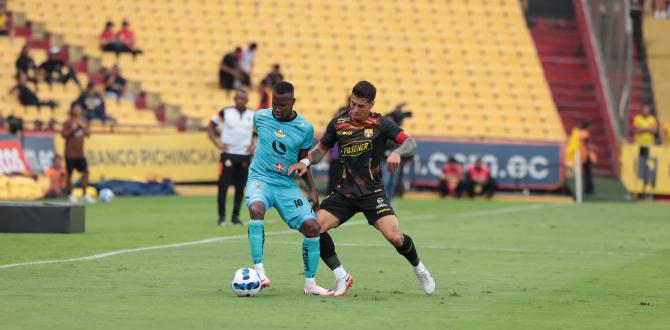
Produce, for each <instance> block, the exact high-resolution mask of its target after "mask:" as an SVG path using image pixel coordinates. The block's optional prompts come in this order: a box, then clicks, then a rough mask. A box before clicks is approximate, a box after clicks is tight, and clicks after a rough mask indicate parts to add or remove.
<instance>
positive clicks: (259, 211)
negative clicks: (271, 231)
mask: <svg viewBox="0 0 670 330" xmlns="http://www.w3.org/2000/svg"><path fill="white" fill-rule="evenodd" d="M249 215H250V216H251V218H252V219H257V220H258V219H265V204H263V202H254V203H251V205H249Z"/></svg>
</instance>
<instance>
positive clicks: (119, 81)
mask: <svg viewBox="0 0 670 330" xmlns="http://www.w3.org/2000/svg"><path fill="white" fill-rule="evenodd" d="M125 87H126V78H123V76H121V70H120V69H119V66H118V65H116V64H114V66H112V69H111V70H110V71H109V72H107V73H105V93H106V95H105V96H107V97H110V98H115V99H116V100H117V101H118V100H121V97H122V96H123V92H124V89H125Z"/></svg>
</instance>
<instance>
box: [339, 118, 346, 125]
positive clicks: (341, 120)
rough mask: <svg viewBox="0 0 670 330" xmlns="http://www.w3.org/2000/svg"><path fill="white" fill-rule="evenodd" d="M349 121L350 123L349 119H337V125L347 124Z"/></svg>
mask: <svg viewBox="0 0 670 330" xmlns="http://www.w3.org/2000/svg"><path fill="white" fill-rule="evenodd" d="M348 121H349V120H348V119H347V118H337V123H338V124H342V123H346V122H348Z"/></svg>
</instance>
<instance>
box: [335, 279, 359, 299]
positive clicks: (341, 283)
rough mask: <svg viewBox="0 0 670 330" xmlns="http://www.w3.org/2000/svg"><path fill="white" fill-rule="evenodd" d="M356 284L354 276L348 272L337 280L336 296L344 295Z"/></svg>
mask: <svg viewBox="0 0 670 330" xmlns="http://www.w3.org/2000/svg"><path fill="white" fill-rule="evenodd" d="M353 285H354V277H353V276H351V275H349V274H347V275H345V276H342V277H340V278H338V279H336V280H335V294H334V295H335V296H344V295H345V294H347V292H349V289H350V288H351V287H352V286H353Z"/></svg>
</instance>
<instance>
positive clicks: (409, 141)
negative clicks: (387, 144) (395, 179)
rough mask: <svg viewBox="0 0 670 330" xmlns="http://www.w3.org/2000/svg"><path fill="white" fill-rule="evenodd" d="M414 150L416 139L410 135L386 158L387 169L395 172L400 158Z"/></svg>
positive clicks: (409, 154)
mask: <svg viewBox="0 0 670 330" xmlns="http://www.w3.org/2000/svg"><path fill="white" fill-rule="evenodd" d="M414 152H416V141H414V139H413V138H411V137H407V138H406V139H405V141H403V143H402V144H400V146H399V147H398V148H396V149H395V150H393V152H391V155H389V157H388V158H387V159H386V164H387V166H388V170H389V171H390V172H392V173H393V172H396V171H397V170H398V168H399V167H400V160H401V158H402V157H408V156H411V155H413V154H414Z"/></svg>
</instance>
